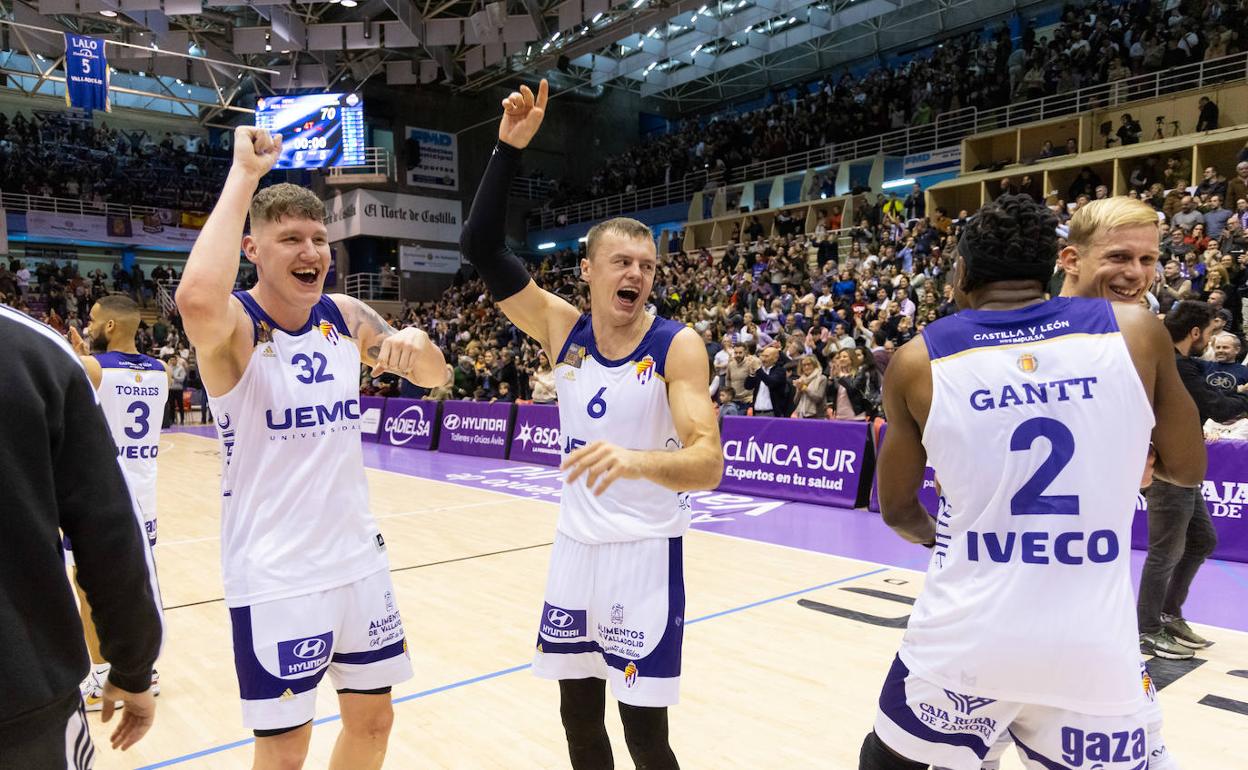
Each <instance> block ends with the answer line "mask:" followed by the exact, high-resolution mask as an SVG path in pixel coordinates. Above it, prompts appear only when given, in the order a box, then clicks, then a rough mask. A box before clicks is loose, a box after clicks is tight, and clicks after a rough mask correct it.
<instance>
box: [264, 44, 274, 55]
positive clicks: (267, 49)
mask: <svg viewBox="0 0 1248 770" xmlns="http://www.w3.org/2000/svg"><path fill="white" fill-rule="evenodd" d="M272 50H273V46H271V45H269V44H268V43H265V44H264V52H265V53H269V52H270V51H272Z"/></svg>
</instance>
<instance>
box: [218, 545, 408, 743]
mask: <svg viewBox="0 0 1248 770" xmlns="http://www.w3.org/2000/svg"><path fill="white" fill-rule="evenodd" d="M230 624H231V626H232V627H233V631H234V669H235V671H236V673H237V674H238V689H239V694H240V696H241V697H242V700H243V724H244V725H246V726H247V727H249V728H251V729H253V730H280V729H284V728H287V727H297V726H299V725H301V724H303V723H304V722H308V721H310V720H311V719H312V718H313V717H314V716H315V715H316V686H317V684H319V683H320V681H321V678H322V677H324V676H325V673H326V672H329V678H330V681H331V682H333V685H334V689H336V690H377V689H380V688H383V687H391V686H393V685H396V684H399V683H400V682H405V681H407V680H408V679H410V678H411V677H412V663H411V658H410V656H409V655H408V652H407V641H406V639H405V638H404V636H403V622H402V620H400V618H399V605H398V602H397V600H396V599H395V597H394V586H393V585H392V584H391V583H390V573H389V572H388V571H386V570H381V571H379V572H375V573H373V574H372V575H369V576H368V577H366V578H364V579H362V580H357V581H355V582H354V583H349V584H347V585H345V586H339V587H337V588H331V589H329V590H328V591H317V592H316V593H311V594H306V595H304V596H294V597H291V598H288V599H277V600H275V601H271V602H262V603H260V604H254V605H251V606H248V607H231V608H230Z"/></svg>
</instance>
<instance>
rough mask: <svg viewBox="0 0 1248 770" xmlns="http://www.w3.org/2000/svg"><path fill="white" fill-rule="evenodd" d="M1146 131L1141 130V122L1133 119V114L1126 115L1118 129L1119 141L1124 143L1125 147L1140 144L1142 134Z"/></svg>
mask: <svg viewBox="0 0 1248 770" xmlns="http://www.w3.org/2000/svg"><path fill="white" fill-rule="evenodd" d="M1143 132H1144V129H1142V128H1140V123H1139V121H1137V120H1135V119H1134V118H1132V117H1131V113H1129V112H1128V113H1124V114H1123V116H1122V125H1120V126H1119V127H1118V141H1119V142H1122V145H1123V146H1124V147H1125V146H1126V145H1128V144H1139V143H1140V134H1142V133H1143Z"/></svg>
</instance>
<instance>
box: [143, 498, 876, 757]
mask: <svg viewBox="0 0 1248 770" xmlns="http://www.w3.org/2000/svg"><path fill="white" fill-rule="evenodd" d="M542 502H545V501H542ZM810 553H817V552H813V551H812V552H810ZM822 555H824V556H831V555H832V554H822ZM837 558H841V557H837ZM850 561H858V560H857V559H850ZM892 569H896V568H895V567H889V566H881V567H877V568H876V569H873V570H868V571H866V572H862V573H859V574H856V575H849V576H848V577H843V578H838V579H836V580H832V581H829V582H826V583H821V584H819V585H817V586H811V587H809V588H802V589H798V590H796V591H789V592H788V593H784V594H780V595H779V596H772V597H769V598H766V599H759V600H757V601H753V602H749V603H748V604H742V605H740V606H737V607H730V608H729V609H726V610H720V611H719V612H713V613H711V614H709V615H703V616H701V617H697V618H694V619H693V620H689V621H686V623H685V625H687V626H691V625H694V624H696V623H701V622H703V621H707V620H715V619H716V618H722V617H725V616H727V615H734V614H736V613H738V612H744V611H746V610H751V609H754V608H756V607H762V606H764V605H768V604H774V603H776V602H781V601H784V600H785V599H791V598H793V597H794V596H801V595H802V594H808V593H811V592H814V591H820V590H823V589H825V588H831V587H832V586H836V585H840V584H842V583H848V582H850V581H853V580H861V579H862V578H866V577H871V576H872V575H878V574H880V573H881V572H888V571H889V570H892ZM532 666H533V664H532V663H525V664H523V665H519V666H511V667H510V668H503V669H499V670H497V671H491V672H490V673H488V674H480V675H478V676H474V677H470V678H468V679H461V680H460V681H458V682H451V683H449V684H444V685H439V686H437V687H431V688H429V689H427V690H421V691H420V692H414V693H409V694H407V695H404V696H401V697H399V698H394V699H392V700H391V703H393V704H394V705H396V706H397V705H399V704H401V703H407V702H409V701H414V700H418V699H420V698H427V697H429V696H431V695H437V694H439V693H443V692H448V691H450V690H458V689H460V688H462V687H467V686H468V685H472V684H478V683H480V682H485V681H489V680H491V679H497V678H499V677H503V676H507V675H509V674H515V673H518V672H520V671H524V670H526V669H528V668H531V667H532ZM340 719H342V714H341V713H336V714H330V715H329V716H325V717H321V718H320V719H316V720H314V721H313V722H312V724H313V725H323V724H327V723H329V722H336V721H338V720H340ZM255 741H256V739H255V737H249V738H244V739H242V740H237V741H233V742H230V743H223V744H221V745H219V746H210V747H208V748H206V749H200V750H199V751H195V752H192V753H190V754H184V755H182V756H180V757H173V758H171V759H165V760H161V761H159V762H156V763H154V764H150V765H143V766H142V767H139V768H136V770H158V768H162V767H171V766H173V765H179V764H183V763H185V762H191V761H194V760H196V759H200V758H201V757H207V756H211V755H213V754H219V753H221V752H223V751H230V750H232V749H237V748H241V747H243V746H247V745H249V744H252V743H255Z"/></svg>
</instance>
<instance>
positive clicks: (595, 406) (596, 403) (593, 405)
mask: <svg viewBox="0 0 1248 770" xmlns="http://www.w3.org/2000/svg"><path fill="white" fill-rule="evenodd" d="M606 392H607V389H606V388H605V387H603V388H599V389H598V392H597V393H595V394H594V397H593V398H591V399H590V400H589V406H588V407H587V408H586V409H585V411H586V412H588V413H589V416H590V417H593V418H594V419H595V420H597V419H598V418H599V417H601V416H603V415H604V414H606V413H607V402H606V401H603V400H602V394H603V393H606Z"/></svg>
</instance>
